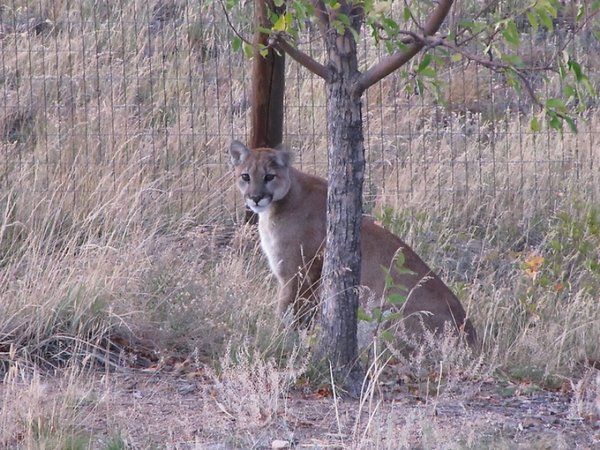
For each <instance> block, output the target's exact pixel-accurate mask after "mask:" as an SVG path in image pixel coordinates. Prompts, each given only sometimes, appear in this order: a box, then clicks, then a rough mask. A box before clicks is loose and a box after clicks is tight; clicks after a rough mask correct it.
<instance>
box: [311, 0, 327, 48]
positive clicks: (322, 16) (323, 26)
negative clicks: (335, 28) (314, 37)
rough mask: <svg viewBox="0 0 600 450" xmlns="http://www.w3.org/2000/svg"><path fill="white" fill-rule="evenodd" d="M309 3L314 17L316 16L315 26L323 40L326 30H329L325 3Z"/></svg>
mask: <svg viewBox="0 0 600 450" xmlns="http://www.w3.org/2000/svg"><path fill="white" fill-rule="evenodd" d="M311 3H312V5H313V8H315V16H317V19H318V20H317V26H318V27H319V31H320V32H321V37H322V38H323V39H325V35H326V33H327V29H328V28H329V15H328V14H327V9H326V8H325V3H323V0H312V2H311Z"/></svg>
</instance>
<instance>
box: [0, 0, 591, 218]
mask: <svg viewBox="0 0 600 450" xmlns="http://www.w3.org/2000/svg"><path fill="white" fill-rule="evenodd" d="M251 7H252V5H251V4H250V2H247V3H246V4H241V5H239V6H238V9H237V10H235V11H233V12H232V13H231V14H232V18H233V20H234V23H235V25H236V27H237V28H238V31H239V32H241V33H243V34H245V35H247V36H251V29H252V24H251V23H250V20H251V19H250V18H251V17H252V10H251ZM456 14H458V13H456ZM451 20H456V17H453V18H451ZM569 33H570V32H569V29H568V28H565V29H564V30H562V31H561V30H558V29H557V32H556V33H554V34H548V35H544V36H541V37H539V36H538V37H533V36H530V37H529V41H526V42H527V43H526V44H524V45H523V46H522V49H521V50H520V51H521V52H522V57H523V58H524V59H528V60H537V59H539V60H542V59H544V58H547V57H549V56H552V54H553V53H554V52H556V49H557V48H560V47H561V46H563V45H565V43H567V44H566V45H567V46H568V47H567V48H568V50H569V51H570V52H572V53H573V54H575V55H576V56H577V57H578V58H579V60H580V61H581V62H582V65H583V66H584V68H585V69H586V71H587V72H588V73H592V74H593V73H598V72H599V71H598V62H597V58H594V56H593V55H597V54H598V53H599V50H600V48H599V47H598V44H597V42H595V41H594V40H593V39H592V38H591V32H586V33H580V34H581V36H579V35H578V36H572V35H570V34H569ZM232 36H233V35H232V31H231V30H230V28H229V26H228V24H227V21H226V20H225V16H224V14H223V11H222V9H221V5H220V4H219V3H218V2H213V1H206V0H204V1H200V2H192V1H180V0H172V1H152V0H150V1H140V0H133V1H125V0H118V1H87V0H85V1H84V0H82V1H74V0H72V1H69V0H66V1H49V0H38V1H17V0H9V1H7V2H4V3H3V4H2V5H0V151H1V156H0V158H1V159H0V171H1V172H0V183H1V184H0V187H1V190H2V191H3V195H4V196H6V195H9V194H10V195H11V196H16V197H19V196H21V197H24V196H27V195H29V196H30V199H34V200H31V201H36V200H35V199H38V200H37V201H42V200H41V199H44V198H45V197H44V196H45V195H46V196H47V195H51V196H53V197H55V196H57V195H58V196H61V198H62V200H61V201H62V202H63V203H64V204H68V205H70V207H71V208H79V207H83V209H85V205H86V204H87V205H88V207H89V208H93V207H94V203H93V202H91V201H90V198H92V197H99V196H110V195H114V192H117V191H122V190H125V191H130V190H136V189H142V190H144V192H145V195H144V199H143V202H142V204H143V205H144V206H143V208H147V207H152V206H153V205H157V204H160V206H161V208H162V207H164V208H166V210H167V211H170V212H172V213H174V214H182V213H185V212H186V211H190V210H194V211H196V212H197V219H198V220H200V221H204V222H211V221H224V220H238V219H239V218H240V217H241V211H240V209H241V208H240V206H241V205H240V203H241V202H240V201H239V198H236V193H235V189H233V187H232V183H231V179H230V177H229V168H228V157H227V149H228V146H229V143H230V141H231V140H232V139H234V138H235V139H240V140H245V139H246V137H247V136H248V134H249V126H250V124H249V117H250V116H249V109H250V77H251V73H250V63H249V62H248V61H247V60H246V59H245V58H244V56H243V55H242V54H241V52H239V51H233V49H232V47H231V40H232ZM317 44H318V40H317V39H308V40H307V41H306V42H304V43H303V44H302V46H303V48H304V49H305V50H306V51H307V52H309V53H310V54H312V55H313V56H315V57H317V58H318V57H320V55H322V49H321V48H320V47H319V46H318V45H317ZM360 50H361V64H362V67H363V68H366V67H367V66H369V65H370V64H371V63H372V62H373V61H375V60H376V59H377V58H379V57H380V56H382V55H383V54H384V51H383V50H382V49H381V48H378V47H377V46H375V44H374V43H373V42H372V40H370V39H369V38H368V37H365V38H364V39H363V40H362V41H361V44H360ZM436 70H437V72H438V75H439V79H440V81H441V83H442V90H443V96H444V102H443V103H442V102H438V101H435V99H434V96H433V95H430V94H428V93H425V94H421V95H419V93H418V92H417V90H415V89H414V88H413V87H412V86H413V84H411V80H410V77H409V79H408V81H407V78H406V77H404V76H403V74H402V73H401V72H397V73H394V74H393V75H392V76H390V77H388V78H386V79H385V80H383V81H382V82H380V83H378V84H377V85H375V86H373V87H372V88H371V89H370V90H369V91H368V92H367V93H366V94H365V96H364V110H363V116H364V120H365V122H364V124H365V147H366V152H367V162H368V172H367V177H366V183H365V198H366V200H367V203H366V205H367V209H368V210H372V209H373V208H374V207H376V206H377V205H391V206H399V207H410V206H411V205H423V204H429V205H436V207H440V208H446V207H453V206H462V205H465V204H472V205H475V208H476V205H478V204H482V203H486V202H487V203H489V202H496V204H497V205H498V206H499V207H507V208H517V209H520V210H523V209H524V208H525V207H526V206H527V205H536V204H538V203H540V202H543V203H545V204H546V203H550V204H552V202H554V201H556V200H557V199H559V198H562V197H564V196H565V195H568V194H569V193H571V192H576V193H577V194H578V195H585V196H586V197H587V198H589V199H591V200H594V199H597V198H598V185H599V182H600V180H599V176H598V164H599V160H600V154H599V153H600V152H599V151H598V148H597V147H598V139H599V131H600V122H599V120H598V110H597V105H596V103H595V101H594V100H592V99H591V100H589V102H590V103H589V105H587V109H586V113H585V114H583V115H582V116H581V117H580V118H579V122H578V127H579V132H578V133H576V134H574V133H572V132H570V131H569V130H565V131H564V132H563V133H556V132H554V131H551V130H549V129H546V128H544V129H543V130H542V131H541V132H537V133H534V132H532V131H531V130H530V127H529V121H530V120H531V117H533V115H534V114H539V113H536V112H535V110H534V109H533V107H532V105H531V101H529V100H528V99H527V98H526V97H523V96H522V97H519V96H517V95H516V94H515V93H514V92H513V91H512V90H511V89H510V88H509V87H508V86H507V84H506V82H505V80H503V79H502V78H501V77H500V76H498V75H495V74H492V73H490V72H489V71H487V70H485V69H482V68H479V67H477V66H476V65H474V64H469V63H466V62H464V61H460V62H454V63H452V64H448V65H447V66H444V67H436ZM286 72H287V77H286V83H287V86H286V96H285V119H284V126H285V132H284V135H285V143H286V144H287V145H288V146H289V147H290V148H291V149H292V150H294V151H295V153H296V154H297V157H296V161H297V164H298V165H299V166H300V167H302V168H303V169H304V170H307V171H309V172H313V173H317V174H321V175H323V174H324V173H325V171H326V166H327V161H326V148H327V132H326V125H325V117H326V115H325V108H326V105H325V100H326V99H325V92H324V86H323V83H322V80H320V79H318V78H316V77H315V76H313V75H312V74H310V73H308V72H307V71H306V70H305V69H304V68H302V67H300V66H299V65H297V64H296V63H295V62H293V61H291V60H290V59H289V58H288V61H287V69H286ZM409 72H410V68H409ZM409 72H408V73H409ZM592 82H593V83H594V84H595V85H596V86H598V80H597V79H592ZM534 83H535V84H536V86H537V87H538V88H540V89H543V90H544V92H545V93H546V94H552V93H553V92H558V91H559V89H560V83H559V81H558V79H553V78H549V79H548V80H546V81H543V80H542V79H541V78H540V79H539V80H534ZM540 120H542V121H543V118H541V116H540ZM82 205H83V206H82Z"/></svg>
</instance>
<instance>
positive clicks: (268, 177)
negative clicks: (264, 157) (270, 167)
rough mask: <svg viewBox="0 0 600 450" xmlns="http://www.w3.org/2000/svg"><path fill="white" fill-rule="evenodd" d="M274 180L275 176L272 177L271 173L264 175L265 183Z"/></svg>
mask: <svg viewBox="0 0 600 450" xmlns="http://www.w3.org/2000/svg"><path fill="white" fill-rule="evenodd" d="M274 179H275V175H273V174H272V173H268V174H266V175H265V181H266V182H269V181H273V180H274Z"/></svg>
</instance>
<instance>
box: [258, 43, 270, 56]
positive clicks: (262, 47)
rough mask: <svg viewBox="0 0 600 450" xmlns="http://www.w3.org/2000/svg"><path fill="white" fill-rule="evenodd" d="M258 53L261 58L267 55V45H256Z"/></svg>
mask: <svg viewBox="0 0 600 450" xmlns="http://www.w3.org/2000/svg"><path fill="white" fill-rule="evenodd" d="M258 53H259V54H260V56H262V57H263V58H266V57H267V55H268V54H269V47H267V46H266V45H265V44H259V46H258Z"/></svg>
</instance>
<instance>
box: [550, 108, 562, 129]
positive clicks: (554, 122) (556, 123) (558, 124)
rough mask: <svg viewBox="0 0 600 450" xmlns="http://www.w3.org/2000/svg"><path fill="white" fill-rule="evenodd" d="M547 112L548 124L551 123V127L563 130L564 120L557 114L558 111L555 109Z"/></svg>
mask: <svg viewBox="0 0 600 450" xmlns="http://www.w3.org/2000/svg"><path fill="white" fill-rule="evenodd" d="M547 114H548V117H549V119H548V125H550V128H553V129H555V130H557V131H562V121H561V120H560V118H559V117H558V116H557V115H556V113H555V112H554V111H547Z"/></svg>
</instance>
